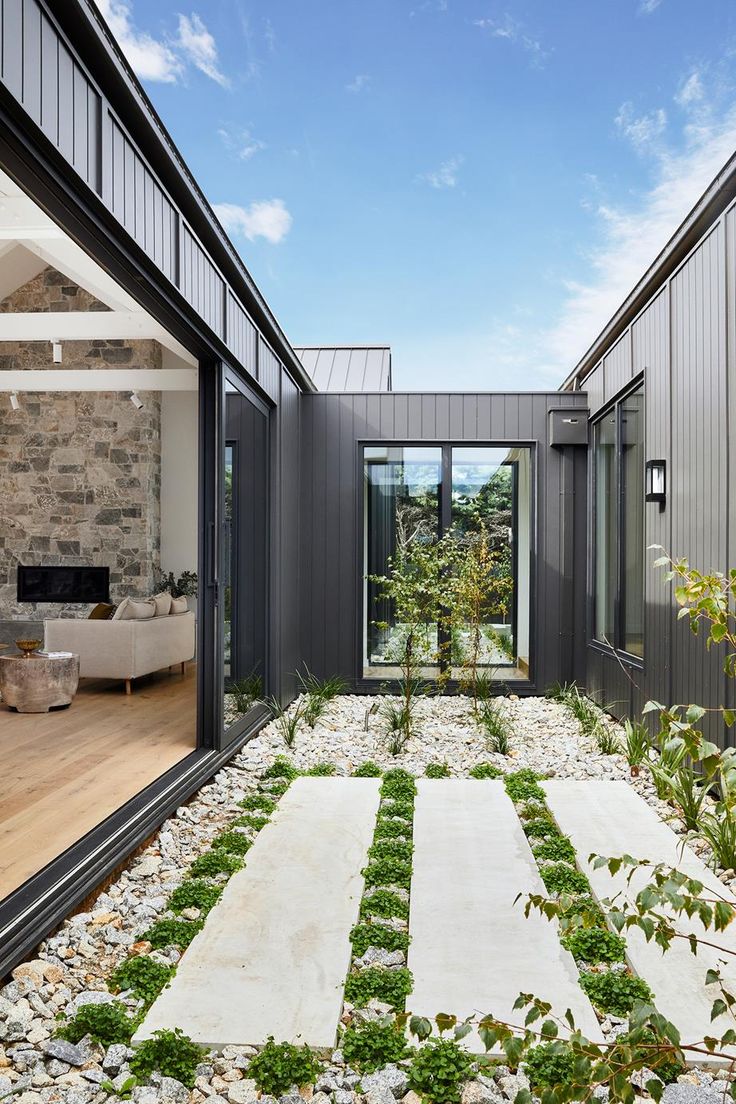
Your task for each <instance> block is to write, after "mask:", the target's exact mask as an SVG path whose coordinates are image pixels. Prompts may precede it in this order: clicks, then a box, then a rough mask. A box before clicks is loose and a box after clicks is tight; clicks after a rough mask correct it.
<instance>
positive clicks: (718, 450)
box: [581, 206, 736, 744]
mask: <svg viewBox="0 0 736 1104" xmlns="http://www.w3.org/2000/svg"><path fill="white" fill-rule="evenodd" d="M734 218H735V215H734V208H733V206H732V207H731V208H729V210H728V211H726V212H725V214H724V215H722V216H721V217H720V218H719V219H718V221H717V222H715V223H714V224H713V225H712V226H711V228H710V229H709V230H708V232H707V233H706V234H705V236H704V237H703V239H702V240H701V241H700V242H699V243H698V245H697V246H696V247H695V248H694V249H693V250H692V251H691V252H690V254H689V255H688V257H687V258H686V259H685V260H684V261H683V263H682V264H681V265H680V267H679V268H678V269H676V271H675V272H674V273H673V274H672V275H671V276H670V277H669V278H668V279H667V280H666V281H665V282H664V283H663V284H662V285H661V286H660V287H659V288H658V289H657V291H656V292H655V294H654V295H653V296H652V298H651V299H650V301H649V303H648V304H647V305H646V306H645V307H644V308H643V310H641V312H640V313H639V314H638V316H637V317H636V318H635V319H634V321H633V322H632V324H631V325H630V326H629V327H628V329H627V330H626V331H625V333H624V335H623V336H622V337H621V338H620V339H619V341H618V342H617V344H616V345H615V346H614V347H613V348H612V349H611V350H610V351H609V352H608V353H606V355H605V356H604V358H603V360H602V361H601V362H600V363H599V364H598V365H597V367H596V368H595V369H594V370H593V372H591V373H590V374H589V375H588V376H587V377H586V379H585V380H584V382H583V387H584V388H585V391H586V393H587V395H588V400H589V405H590V409H591V414H593V413H594V412H595V411H597V410H599V409H601V408H602V407H603V406H604V405H605V404H606V403H607V402H609V401H610V400H611V399H612V398H613V397H614V396H615V395H616V394H617V392H619V391H620V390H621V388H622V387H624V386H625V385H626V382H627V381H628V380H630V379H633V378H636V377H638V376H639V375H640V374H641V373H643V374H644V380H645V405H646V457H647V459H650V460H665V462H666V464H667V501H666V504H665V505H664V507H661V506H660V505H659V504H658V503H646V504H645V507H644V508H645V511H646V515H645V540H646V545H647V552H646V565H647V566H646V574H645V603H646V609H645V640H644V670H643V671H641V670H640V669H639V668H637V667H627V666H626V665H624V667H622V664H621V663H619V661H618V660H617V659H615V658H614V657H611V656H608V655H602V654H601V653H600V652H599V651H597V650H596V649H595V648H594V647H588V649H587V659H586V668H585V671H584V674H583V675H582V676H581V677H582V678H583V679H584V681H585V682H586V683H587V685H588V686H589V687H590V688H591V689H597V690H599V691H600V692H601V694H602V695H603V696H604V697H605V699H606V700H607V701H610V702H614V703H616V709H617V711H620V712H623V711H624V710H623V708H622V706H621V705H620V704H618V703H621V702H624V703H625V702H627V701H628V703H629V705H628V707H627V709H626V710H625V711H626V712H633V713H637V712H638V711H640V709H641V707H642V705H643V703H644V702H645V701H646V700H647V699H655V700H657V701H678V702H699V703H700V704H702V705H704V706H707V707H709V708H713V707H715V706H718V705H720V704H722V703H723V702H724V701H728V702H730V703H733V701H734V687H733V685H730V684H729V683H728V680H726V679H725V676H724V674H723V671H722V661H723V654H722V652H721V651H720V650H719V649H713V650H712V651H711V652H708V651H707V649H706V648H705V645H704V643H703V640H702V639H701V638H695V637H693V636H692V634H691V633H690V631H689V628H688V625H687V623H686V622H685V621H680V622H678V621H677V620H676V612H677V611H676V606H675V602H674V596H673V593H672V587H671V585H670V584H667V583H666V582H665V580H664V577H663V572H662V571H661V570H658V569H655V568H653V566H652V564H653V561H654V559H655V558H656V556H657V555H658V553H657V552H656V551H655V550H654V549H653V548H651V547H650V546H654V545H659V546H661V547H663V548H664V549H665V550H666V551H667V552H668V553H669V554H670V555H672V556H673V557H675V558H679V557H685V558H687V559H688V560H689V561H690V563H691V564H693V565H694V566H696V567H698V568H700V569H702V570H705V571H710V570H718V571H725V570H727V569H728V567H729V566H733V565H734V564H736V537H735V536H734V533H735V531H736V524H735V522H734V517H735V514H734V507H733V487H734V471H735V469H734V463H735V461H734V441H733V435H734V434H735V433H736V386H735V385H734V363H735V362H734V349H735V348H736V345H735V344H734V343H735V341H736V306H735V304H734V243H735V240H736V239H735V237H734V233H735V227H734ZM627 362H628V363H629V367H628V368H627V367H626V365H627ZM588 586H589V587H590V579H589V582H588ZM706 730H707V732H708V735H709V736H710V737H711V738H712V739H714V740H717V741H718V742H719V743H721V744H723V743H724V741H725V740H726V739H727V738H729V737H727V734H726V732H725V730H724V728H723V726H722V725H721V724H720V722H719V721H718V718H717V715H716V716H711V717H710V718H709V719H708V721H707V722H706ZM730 739H731V740H732V739H733V737H732V736H731V737H730Z"/></svg>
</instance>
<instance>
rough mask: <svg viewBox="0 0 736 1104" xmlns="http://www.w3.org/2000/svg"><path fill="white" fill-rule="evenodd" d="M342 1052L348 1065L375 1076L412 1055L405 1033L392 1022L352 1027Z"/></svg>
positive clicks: (344, 1037)
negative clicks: (378, 1070) (378, 1071)
mask: <svg viewBox="0 0 736 1104" xmlns="http://www.w3.org/2000/svg"><path fill="white" fill-rule="evenodd" d="M340 1049H341V1050H342V1053H343V1057H344V1058H345V1061H346V1063H347V1064H348V1065H349V1066H351V1067H352V1068H353V1069H357V1070H358V1071H359V1072H360V1073H373V1072H374V1071H375V1070H377V1069H381V1068H382V1067H383V1066H387V1065H389V1064H390V1063H393V1062H400V1061H401V1060H402V1059H403V1058H405V1057H406V1056H407V1054H409V1053H410V1048H409V1045H408V1043H407V1041H406V1037H405V1035H404V1033H403V1032H402V1031H400V1030H399V1029H398V1028H397V1026H396V1024H395V1023H394V1021H392V1020H383V1021H377V1022H375V1023H366V1024H361V1025H359V1026H357V1027H352V1026H351V1027H349V1028H348V1029H347V1030H346V1031H345V1034H344V1035H343V1037H342V1039H341V1040H340Z"/></svg>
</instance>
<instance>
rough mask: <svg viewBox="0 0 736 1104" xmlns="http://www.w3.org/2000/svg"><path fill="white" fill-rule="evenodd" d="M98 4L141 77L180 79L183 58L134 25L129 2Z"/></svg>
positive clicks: (101, 1) (105, 0)
mask: <svg viewBox="0 0 736 1104" xmlns="http://www.w3.org/2000/svg"><path fill="white" fill-rule="evenodd" d="M97 6H98V7H99V9H100V12H101V13H102V16H103V18H104V19H105V21H106V23H107V25H108V27H109V28H110V30H111V31H112V33H113V35H114V36H115V38H116V39H117V41H118V45H119V46H120V49H121V50H122V51H123V53H124V54H125V56H126V58H127V60H128V62H129V64H130V66H131V68H132V69H133V71H134V72H135V73H136V75H137V76H138V77H140V79H141V80H150V81H164V82H166V83H168V84H172V83H174V82H175V81H177V80H178V79H179V77H180V76H181V74H182V63H181V59H180V58H179V57H178V56H177V54H176V53H175V51H174V50H173V49H172V48H171V47H170V46H169V45H168V44H167V43H165V42H163V41H161V40H160V39H156V38H154V37H153V36H152V35H150V34H148V33H147V32H146V31H139V30H138V29H137V28H136V27H135V26H134V24H133V16H132V12H131V8H130V5H129V4H127V3H125V0H97Z"/></svg>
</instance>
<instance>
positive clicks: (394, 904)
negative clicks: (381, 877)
mask: <svg viewBox="0 0 736 1104" xmlns="http://www.w3.org/2000/svg"><path fill="white" fill-rule="evenodd" d="M360 915H361V917H366V916H380V917H382V918H383V919H384V920H390V919H391V918H392V917H397V918H398V919H399V920H408V919H409V904H408V902H407V901H402V899H401V897H399V896H398V895H397V894H396V893H392V892H391V890H390V889H377V890H375V892H373V893H369V894H367V895H366V896H365V897H364V898H363V900H362V901H361V902H360Z"/></svg>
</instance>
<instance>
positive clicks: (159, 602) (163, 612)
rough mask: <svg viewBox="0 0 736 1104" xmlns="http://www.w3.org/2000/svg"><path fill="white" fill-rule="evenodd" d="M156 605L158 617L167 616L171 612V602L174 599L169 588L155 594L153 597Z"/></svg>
mask: <svg viewBox="0 0 736 1104" xmlns="http://www.w3.org/2000/svg"><path fill="white" fill-rule="evenodd" d="M151 601H152V602H153V604H154V605H155V607H156V614H155V616H156V617H166V616H167V614H169V613H171V603H172V601H173V599H172V597H171V595H170V594H169V592H168V590H162V591H161V592H160V593H159V594H154V596H153V598H152V599H151Z"/></svg>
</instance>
